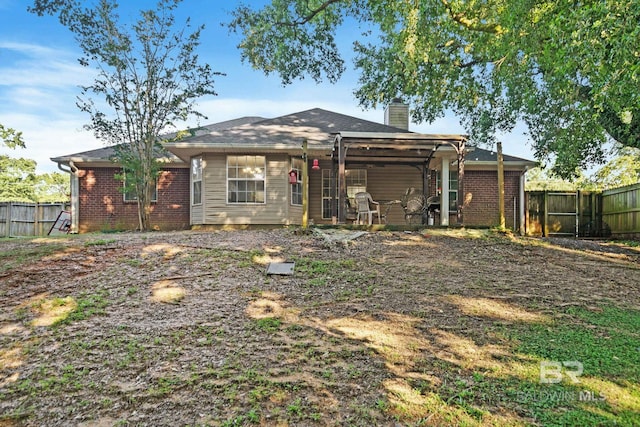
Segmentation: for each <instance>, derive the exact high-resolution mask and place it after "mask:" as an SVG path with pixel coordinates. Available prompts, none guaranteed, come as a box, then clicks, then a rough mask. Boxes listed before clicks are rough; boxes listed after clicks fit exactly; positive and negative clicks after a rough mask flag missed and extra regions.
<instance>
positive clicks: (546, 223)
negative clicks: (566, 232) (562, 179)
mask: <svg viewBox="0 0 640 427" xmlns="http://www.w3.org/2000/svg"><path fill="white" fill-rule="evenodd" d="M547 199H548V197H547V190H544V193H542V206H543V208H542V209H543V210H544V216H543V220H544V224H543V225H542V235H543V236H544V237H549V201H548V200H547Z"/></svg>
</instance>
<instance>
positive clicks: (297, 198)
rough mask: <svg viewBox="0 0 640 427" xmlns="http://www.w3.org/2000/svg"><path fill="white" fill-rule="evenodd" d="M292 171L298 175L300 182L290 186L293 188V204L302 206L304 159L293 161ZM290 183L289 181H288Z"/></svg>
mask: <svg viewBox="0 0 640 427" xmlns="http://www.w3.org/2000/svg"><path fill="white" fill-rule="evenodd" d="M291 170H292V171H294V172H295V173H296V176H297V177H298V181H297V182H296V183H295V184H289V187H291V204H292V205H300V206H301V205H302V159H295V158H294V159H291ZM287 182H288V181H287Z"/></svg>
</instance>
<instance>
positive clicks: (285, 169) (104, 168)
mask: <svg viewBox="0 0 640 427" xmlns="http://www.w3.org/2000/svg"><path fill="white" fill-rule="evenodd" d="M408 124H409V114H408V107H407V106H406V105H405V104H402V103H400V102H394V103H392V104H390V105H389V106H388V108H387V110H386V111H385V123H384V124H382V123H375V122H371V121H367V120H362V119H359V118H356V117H351V116H346V115H343V114H339V113H335V112H331V111H326V110H322V109H319V108H315V109H311V110H307V111H302V112H299V113H294V114H289V115H285V116H282V117H276V118H273V119H264V118H259V117H247V118H242V119H238V120H232V121H228V122H222V123H217V124H214V125H210V126H207V127H205V128H204V129H202V130H200V131H198V132H196V133H195V135H193V136H191V137H188V138H185V139H182V140H180V141H177V142H170V143H166V144H164V148H165V150H166V155H165V156H164V157H163V158H162V161H163V162H164V164H165V167H164V168H163V171H162V173H161V174H160V176H159V177H158V181H157V200H156V201H155V202H154V203H153V212H152V215H151V222H152V223H153V224H154V226H155V227H156V228H158V229H184V228H189V227H201V226H244V225H296V224H300V223H301V221H302V215H303V206H302V198H303V191H302V176H303V159H305V161H306V162H307V164H308V165H309V166H310V167H309V168H308V169H309V172H308V189H309V191H308V194H309V203H308V217H309V219H310V220H312V221H313V222H314V223H315V224H331V223H341V222H346V221H348V220H349V215H348V214H349V212H348V209H347V206H348V201H349V200H352V199H353V196H354V195H355V193H356V192H359V191H367V192H369V193H370V194H371V195H372V196H373V198H374V200H377V201H382V202H390V203H389V204H387V205H385V206H386V207H387V208H388V216H387V223H388V224H404V223H405V216H404V212H403V210H402V208H401V206H400V205H399V204H397V203H393V201H397V200H399V199H400V198H401V197H402V195H403V194H404V193H405V192H406V191H407V189H409V188H414V189H417V190H418V191H420V192H422V193H424V194H426V195H437V196H438V197H439V200H440V206H441V207H442V209H440V213H439V214H438V216H437V218H434V220H435V221H436V223H437V224H441V225H449V224H457V223H461V224H464V225H473V226H491V225H495V224H497V223H498V179H497V157H496V154H495V153H493V152H490V151H487V150H484V149H481V148H478V147H471V146H467V144H466V139H467V138H466V136H465V135H433V134H419V133H414V132H410V131H409V128H408ZM303 142H305V146H306V152H303ZM111 154H112V149H110V148H104V149H100V150H93V151H88V152H84V153H78V154H73V155H68V156H62V157H57V158H53V159H52V160H53V161H54V162H57V163H58V165H59V167H60V168H61V169H62V170H65V171H67V172H69V173H70V174H71V181H72V206H73V211H74V212H72V218H73V227H74V229H75V230H77V231H80V232H85V231H91V230H101V229H103V230H104V229H127V228H129V229H131V228H135V226H136V225H137V216H136V204H135V203H134V201H132V200H128V199H127V195H123V194H122V192H121V191H120V188H119V187H121V186H122V183H121V182H119V181H118V180H116V179H115V178H114V175H115V174H117V172H118V165H116V164H114V163H112V162H111V161H110V160H109V159H110V157H111ZM534 165H535V163H534V162H532V161H529V160H525V159H521V158H517V157H513V156H507V155H505V156H504V183H505V211H506V213H507V214H506V220H507V226H508V227H513V228H518V227H519V226H520V225H521V224H524V202H523V200H524V174H525V172H526V171H527V169H529V168H531V167H533V166H534ZM445 206H446V207H448V209H444V207H445Z"/></svg>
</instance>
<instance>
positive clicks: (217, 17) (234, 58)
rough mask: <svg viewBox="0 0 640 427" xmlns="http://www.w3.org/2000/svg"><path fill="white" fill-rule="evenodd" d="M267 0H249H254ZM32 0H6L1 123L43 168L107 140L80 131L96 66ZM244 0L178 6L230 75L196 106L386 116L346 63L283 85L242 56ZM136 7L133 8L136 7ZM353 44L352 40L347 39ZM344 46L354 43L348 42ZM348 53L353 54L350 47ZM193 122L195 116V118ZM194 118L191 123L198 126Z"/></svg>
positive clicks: (1, 0) (518, 147) (0, 9)
mask: <svg viewBox="0 0 640 427" xmlns="http://www.w3.org/2000/svg"><path fill="white" fill-rule="evenodd" d="M264 2H265V1H264V0H262V1H251V0H248V1H247V0H245V1H244V3H248V4H263V3H264ZM31 3H32V2H31V1H30V0H0V123H2V124H3V125H5V126H7V127H11V128H14V129H17V130H20V131H22V132H23V134H24V138H25V141H26V144H27V148H26V149H18V150H9V149H6V148H5V147H0V154H9V155H11V156H13V157H26V158H31V159H34V160H36V161H37V163H38V172H52V171H56V170H57V169H56V164H55V163H53V162H51V161H50V160H49V159H50V158H51V157H57V156H61V155H65V154H72V153H77V152H81V151H86V150H91V149H95V148H100V147H103V146H104V143H103V142H101V141H99V140H96V139H95V138H94V137H93V135H92V134H91V133H89V132H86V131H84V130H82V126H83V125H84V124H86V123H87V122H88V116H87V115H86V114H85V113H82V112H80V111H79V110H78V108H77V107H76V97H77V96H78V95H79V93H80V90H79V85H82V84H89V83H91V82H92V80H93V70H92V69H91V68H83V67H81V66H80V65H79V64H78V62H77V58H78V57H79V56H80V55H79V53H80V51H79V49H78V48H77V45H76V42H75V40H74V38H73V35H72V34H71V33H70V32H69V31H68V30H67V29H66V28H64V27H62V26H61V25H60V24H59V23H58V21H57V19H56V18H53V17H38V16H37V15H34V14H31V13H28V12H27V10H26V8H27V5H28V4H31ZM121 3H123V4H127V3H128V6H127V8H126V9H123V8H121V15H123V16H126V15H127V14H130V15H131V16H132V17H135V16H136V12H137V9H141V8H150V7H153V6H154V5H155V4H156V1H155V0H152V1H149V0H136V1H135V2H131V3H129V2H127V1H121ZM239 3H240V1H235V0H227V1H211V0H184V1H183V2H182V4H181V5H180V6H179V10H178V12H177V15H178V19H177V23H178V24H182V23H183V22H184V18H185V17H187V16H190V17H191V20H192V23H193V24H194V25H198V24H204V25H205V27H206V28H205V31H204V32H203V34H202V37H201V42H202V44H201V47H200V51H199V54H200V57H201V58H202V60H203V61H206V62H208V63H209V64H210V65H211V67H212V68H213V69H214V70H216V71H220V72H223V73H225V74H226V76H220V77H218V78H217V79H216V84H215V90H216V92H217V93H218V96H216V97H207V98H202V99H201V100H200V101H198V111H200V112H202V113H203V114H204V115H206V116H207V117H208V120H206V121H204V123H203V124H205V123H215V122H220V121H224V120H229V119H234V118H238V117H242V116H263V117H277V116H280V115H284V114H289V113H294V112H298V111H303V110H307V109H310V108H315V107H319V108H324V109H327V110H331V111H335V112H338V113H342V114H348V115H352V116H355V117H360V118H364V119H367V120H372V121H376V122H382V121H383V117H384V115H383V108H379V109H377V110H367V111H364V110H362V108H361V107H359V106H358V105H357V101H356V100H355V97H354V96H353V91H354V89H355V88H356V84H357V78H358V74H357V71H356V70H354V69H353V64H352V63H348V64H347V66H348V70H347V73H346V74H345V75H344V76H343V78H342V79H341V80H340V81H339V82H338V83H337V84H334V85H332V84H329V83H323V84H319V85H318V84H316V83H315V82H312V81H311V80H305V81H300V82H295V83H294V84H292V85H290V86H286V87H283V86H282V85H281V84H280V80H279V79H278V77H277V76H270V77H266V76H264V74H263V73H262V72H261V71H256V70H252V69H251V67H250V66H249V65H248V64H243V63H242V62H241V60H240V51H238V49H237V48H236V46H237V44H238V42H239V38H238V36H237V35H234V34H230V33H229V32H228V30H227V29H226V28H223V27H222V26H221V24H222V23H226V22H228V21H229V20H230V14H229V12H230V11H231V10H233V8H234V7H236V6H237V5H238V4H239ZM132 4H134V5H135V7H133V6H132ZM349 43H350V42H349ZM344 49H347V50H348V49H350V45H349V44H348V43H345V46H344ZM347 50H345V51H344V52H345V53H347V54H348V51H347ZM194 123H195V122H194ZM194 123H187V124H186V125H192V124H194ZM410 129H411V130H412V131H415V132H424V133H464V129H463V128H462V127H461V126H460V123H459V121H458V120H457V119H456V118H455V117H454V116H446V117H445V118H443V119H440V120H438V121H436V122H434V123H431V124H411V126H410ZM501 139H502V141H503V147H504V151H505V153H507V154H511V155H515V156H520V157H525V158H529V159H533V155H532V154H531V150H530V149H529V146H528V144H527V142H526V137H525V136H523V135H522V132H514V133H513V134H510V135H504V136H502V137H501Z"/></svg>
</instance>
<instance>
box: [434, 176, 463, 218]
mask: <svg viewBox="0 0 640 427" xmlns="http://www.w3.org/2000/svg"><path fill="white" fill-rule="evenodd" d="M436 187H437V188H438V194H440V191H442V171H438V175H437V176H436ZM457 210H458V171H452V170H450V171H449V211H457Z"/></svg>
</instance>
